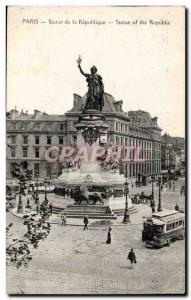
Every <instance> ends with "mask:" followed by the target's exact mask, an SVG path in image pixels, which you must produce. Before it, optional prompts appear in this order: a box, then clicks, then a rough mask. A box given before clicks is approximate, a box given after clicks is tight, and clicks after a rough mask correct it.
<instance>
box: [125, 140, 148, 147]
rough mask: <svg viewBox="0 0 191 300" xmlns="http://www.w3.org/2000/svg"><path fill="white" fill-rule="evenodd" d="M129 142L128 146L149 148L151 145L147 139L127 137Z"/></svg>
mask: <svg viewBox="0 0 191 300" xmlns="http://www.w3.org/2000/svg"><path fill="white" fill-rule="evenodd" d="M129 143H130V146H134V147H137V148H138V147H140V148H147V149H151V147H152V143H151V142H147V141H139V140H136V139H129Z"/></svg>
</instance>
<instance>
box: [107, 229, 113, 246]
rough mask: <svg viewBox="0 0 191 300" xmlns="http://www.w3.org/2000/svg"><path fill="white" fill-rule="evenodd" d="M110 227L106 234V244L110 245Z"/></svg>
mask: <svg viewBox="0 0 191 300" xmlns="http://www.w3.org/2000/svg"><path fill="white" fill-rule="evenodd" d="M111 230H112V229H111V227H109V230H108V233H107V240H106V244H111Z"/></svg>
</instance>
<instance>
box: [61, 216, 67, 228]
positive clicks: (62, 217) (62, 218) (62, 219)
mask: <svg viewBox="0 0 191 300" xmlns="http://www.w3.org/2000/svg"><path fill="white" fill-rule="evenodd" d="M61 224H62V225H66V215H65V214H62V215H61Z"/></svg>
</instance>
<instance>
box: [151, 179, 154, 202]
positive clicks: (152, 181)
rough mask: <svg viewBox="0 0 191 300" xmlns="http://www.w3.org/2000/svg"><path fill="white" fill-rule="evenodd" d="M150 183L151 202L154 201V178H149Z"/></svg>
mask: <svg viewBox="0 0 191 300" xmlns="http://www.w3.org/2000/svg"><path fill="white" fill-rule="evenodd" d="M151 183H152V200H153V199H154V176H151Z"/></svg>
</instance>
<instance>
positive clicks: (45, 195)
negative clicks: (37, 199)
mask: <svg viewBox="0 0 191 300" xmlns="http://www.w3.org/2000/svg"><path fill="white" fill-rule="evenodd" d="M46 184H47V181H46V179H45V180H44V188H45V190H44V200H45V201H47V200H48V199H47V192H46Z"/></svg>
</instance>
